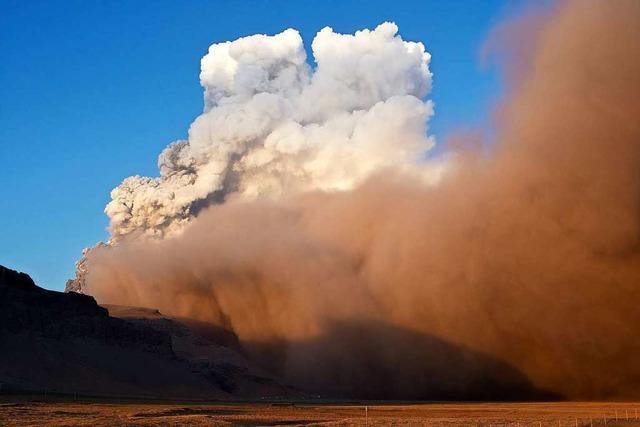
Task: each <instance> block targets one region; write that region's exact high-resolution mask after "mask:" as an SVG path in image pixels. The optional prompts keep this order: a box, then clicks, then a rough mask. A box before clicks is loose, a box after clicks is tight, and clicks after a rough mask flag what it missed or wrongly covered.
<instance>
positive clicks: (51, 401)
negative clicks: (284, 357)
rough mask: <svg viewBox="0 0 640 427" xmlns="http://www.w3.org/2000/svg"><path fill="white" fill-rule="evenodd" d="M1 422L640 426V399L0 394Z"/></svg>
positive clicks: (233, 424)
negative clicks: (154, 398)
mask: <svg viewBox="0 0 640 427" xmlns="http://www.w3.org/2000/svg"><path fill="white" fill-rule="evenodd" d="M0 425H2V426H42V425H47V426H156V425H159V426H277V425H287V426H496V427H497V426H538V427H540V426H566V427H568V426H572V427H573V426H604V425H606V426H610V427H613V426H640V403H631V402H615V403H609V402H607V403H604V402H561V403H558V402H554V403H542V402H541V403H402V404H398V403H379V402H362V403H360V402H358V403H353V402H352V403H344V404H336V403H281V402H278V403H266V402H260V403H256V402H254V403H251V402H237V403H202V402H200V403H177V402H171V403H167V402H143V401H137V402H136V401H114V400H94V399H79V400H71V399H68V398H56V397H53V398H51V397H49V398H47V399H44V398H43V397H41V396H39V397H34V396H2V397H0Z"/></svg>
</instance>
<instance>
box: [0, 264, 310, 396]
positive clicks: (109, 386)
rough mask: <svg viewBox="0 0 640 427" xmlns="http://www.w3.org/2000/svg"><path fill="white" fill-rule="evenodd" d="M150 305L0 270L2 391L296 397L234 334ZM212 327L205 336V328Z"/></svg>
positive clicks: (121, 394) (3, 269) (122, 394)
mask: <svg viewBox="0 0 640 427" xmlns="http://www.w3.org/2000/svg"><path fill="white" fill-rule="evenodd" d="M206 326H207V327H205V326H203V325H201V324H197V323H194V322H189V321H185V320H180V319H173V318H168V317H165V316H163V315H162V314H161V313H159V312H158V311H157V310H153V309H143V308H134V307H117V306H107V307H106V308H104V307H101V306H99V305H98V304H97V303H96V301H95V300H94V299H93V298H92V297H90V296H87V295H82V294H77V293H74V292H68V293H61V292H54V291H48V290H45V289H42V288H40V287H38V286H37V285H36V284H35V283H34V282H33V280H32V279H31V278H30V277H29V276H28V275H27V274H24V273H19V272H16V271H14V270H11V269H8V268H5V267H3V266H0V392H37V393H41V392H49V393H53V392H55V393H65V394H78V395H92V396H112V397H149V398H169V399H236V398H252V399H257V398H264V397H267V398H277V397H284V396H288V397H291V396H300V393H298V392H296V391H295V390H293V389H292V388H289V387H285V386H282V385H280V384H279V383H278V382H277V381H276V380H275V379H273V378H272V377H270V376H269V375H268V374H266V373H265V372H263V371H261V370H260V369H258V368H256V367H254V366H253V365H252V364H251V363H250V362H249V361H248V360H247V359H246V358H245V357H243V356H242V354H241V353H240V351H239V348H238V347H237V346H236V341H235V337H234V336H233V335H231V334H229V333H228V332H222V331H220V332H216V331H215V329H213V328H211V327H210V325H206ZM212 331H213V332H212Z"/></svg>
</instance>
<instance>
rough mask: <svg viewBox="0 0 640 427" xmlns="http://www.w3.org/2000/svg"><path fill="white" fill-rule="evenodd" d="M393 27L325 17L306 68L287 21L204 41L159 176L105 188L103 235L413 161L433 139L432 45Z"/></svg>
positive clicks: (349, 184) (157, 228) (156, 231)
mask: <svg viewBox="0 0 640 427" xmlns="http://www.w3.org/2000/svg"><path fill="white" fill-rule="evenodd" d="M397 31H398V28H397V27H396V25H395V24H392V23H384V24H381V25H380V26H378V27H377V28H376V29H375V30H373V31H370V30H363V31H358V32H357V33H355V34H354V35H343V34H337V33H335V32H333V30H332V29H331V28H324V29H323V30H322V31H320V32H319V33H318V34H317V35H316V37H315V39H314V40H313V43H312V50H313V55H314V58H315V61H316V66H315V68H313V69H312V68H311V67H310V66H309V65H308V64H307V58H306V54H305V50H304V46H303V43H302V39H301V38H300V35H299V33H298V32H297V31H295V30H292V29H289V30H286V31H284V32H282V33H280V34H277V35H275V36H266V35H254V36H250V37H244V38H241V39H238V40H235V41H233V42H225V43H218V44H214V45H212V46H211V47H210V48H209V52H208V53H207V55H205V56H204V57H203V58H202V62H201V64H202V67H201V69H202V71H201V73H200V82H201V84H202V86H203V87H204V101H205V109H204V112H203V114H202V115H200V116H199V117H198V118H197V119H196V120H195V121H194V122H193V123H192V125H191V127H190V129H189V138H188V139H187V140H184V141H176V142H174V143H172V144H170V145H169V146H168V147H167V148H166V149H165V150H164V151H163V152H162V153H161V154H160V156H159V159H158V166H159V169H160V177H158V178H149V177H140V176H133V177H129V178H127V179H125V180H124V181H123V182H122V184H121V185H120V186H119V187H117V188H116V189H114V190H113V191H112V193H111V197H112V201H111V202H110V203H109V204H108V206H107V207H106V209H105V212H106V213H107V215H108V216H109V218H110V231H111V234H112V239H113V240H118V239H120V238H122V237H123V236H126V235H129V234H132V233H133V234H138V235H140V234H144V235H147V236H159V237H161V236H164V235H166V234H172V233H176V232H179V231H180V230H181V229H182V228H183V226H184V225H185V224H186V223H188V222H190V220H191V219H192V218H193V217H194V216H195V215H196V214H197V213H198V212H199V211H200V210H201V209H202V208H203V207H205V206H208V205H211V204H214V203H219V202H222V201H224V200H225V199H226V198H228V197H229V196H230V195H231V194H235V195H237V197H242V198H255V197H258V196H278V195H282V194H295V193H299V192H303V191H308V190H347V189H351V188H353V187H354V186H355V185H357V184H359V183H361V182H362V181H363V180H364V179H366V178H367V177H368V176H370V175H371V174H372V173H373V172H375V171H379V170H382V169H385V168H390V167H393V168H401V169H408V168H411V167H413V166H415V165H416V164H417V163H418V162H419V161H420V159H421V157H422V156H423V154H424V153H425V152H426V151H427V150H428V149H429V148H430V147H431V146H432V145H433V141H432V139H431V138H429V137H428V136H427V129H426V125H427V120H428V118H429V117H430V116H431V115H432V113H433V106H432V103H431V102H429V101H424V100H423V98H424V97H425V96H426V94H427V93H428V91H429V89H430V86H431V73H430V72H429V68H428V65H429V59H430V55H429V54H428V53H427V52H425V48H424V46H423V45H422V43H414V42H405V41H403V40H402V38H400V36H398V35H397ZM424 169H425V168H424V166H422V167H421V170H420V171H419V172H418V171H417V172H418V173H420V174H426V175H428V176H426V178H427V179H428V178H429V176H431V178H434V177H435V173H436V171H433V173H427V172H425V170H424Z"/></svg>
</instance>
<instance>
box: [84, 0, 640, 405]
mask: <svg viewBox="0 0 640 427" xmlns="http://www.w3.org/2000/svg"><path fill="white" fill-rule="evenodd" d="M523 19H526V18H523ZM518 22H519V23H518V24H516V25H514V24H511V25H506V26H503V27H501V28H500V30H499V31H497V32H496V37H495V38H494V39H493V40H492V43H493V45H494V47H495V46H496V45H497V46H498V47H499V48H500V49H503V50H502V52H503V54H504V56H503V57H504V58H505V61H504V65H505V67H506V72H507V76H508V86H509V89H508V94H507V96H506V98H505V100H504V101H503V102H502V104H501V105H500V108H499V109H498V111H497V113H496V116H495V129H494V130H493V132H491V135H492V138H493V139H492V141H491V143H490V144H489V145H487V146H483V145H482V144H479V143H478V142H477V141H476V139H475V138H473V137H462V138H460V139H459V140H456V141H450V145H451V147H452V148H451V151H450V152H449V154H448V155H447V156H446V158H447V159H448V160H447V161H446V162H444V161H440V162H437V163H436V164H433V163H427V162H426V161H425V160H424V159H425V156H424V154H425V152H426V151H427V150H428V149H429V148H430V146H431V145H432V144H433V140H432V139H430V138H429V137H427V134H426V122H427V119H428V118H429V116H430V115H431V113H432V106H431V104H430V103H429V102H428V101H427V102H425V101H423V99H424V97H425V96H426V95H427V92H428V90H429V87H430V83H431V77H430V73H429V70H428V68H427V65H428V61H429V55H428V54H427V53H426V52H425V50H424V47H423V46H422V44H420V43H411V42H405V41H403V40H402V39H401V38H400V37H399V36H397V35H396V30H397V28H396V27H395V25H393V24H389V23H387V24H382V25H381V26H379V27H378V28H376V29H375V30H374V31H366V30H365V31H361V32H358V33H356V34H355V35H353V36H349V35H339V34H335V33H334V32H333V31H331V30H330V29H324V30H322V31H321V32H320V33H319V34H318V36H317V37H316V39H315V40H314V42H313V52H314V56H315V58H316V61H317V68H316V69H315V70H311V69H310V68H309V67H308V66H307V65H306V62H305V55H304V50H303V48H302V42H301V40H300V37H299V35H298V34H297V33H296V32H295V31H293V30H287V31H285V32H283V33H281V34H279V35H276V36H273V37H267V36H253V37H248V38H244V39H240V40H237V41H235V42H231V43H222V44H216V45H213V46H212V47H211V49H210V51H209V53H208V54H207V55H206V56H205V57H204V58H203V61H202V74H201V81H202V83H203V86H204V88H205V104H206V108H205V112H204V114H203V115H202V116H200V117H199V118H198V119H197V120H196V121H195V122H194V123H193V124H192V126H191V129H190V131H189V140H188V141H182V142H178V143H174V144H172V145H170V146H169V147H168V148H167V149H166V150H165V151H164V152H163V154H162V155H161V156H160V160H159V164H160V170H161V176H160V178H141V177H133V178H128V179H127V180H125V181H124V182H123V184H122V185H121V186H120V187H118V188H117V189H116V190H114V192H113V193H112V195H113V201H112V202H111V203H110V204H109V205H108V207H107V209H106V211H107V213H108V214H109V216H110V218H111V232H112V236H113V241H112V243H111V244H110V245H106V246H101V247H98V248H96V249H94V250H92V251H90V252H89V253H88V255H87V260H86V289H85V290H86V291H87V292H88V293H90V294H92V295H94V296H96V298H97V299H98V301H100V302H109V303H120V304H129V305H143V306H153V307H158V308H160V309H161V310H162V311H165V312H168V313H174V314H179V315H184V316H191V317H195V318H200V319H205V320H209V321H212V322H216V323H217V324H219V325H221V326H224V327H226V328H229V329H230V330H232V331H233V332H234V333H235V334H236V335H237V336H238V338H239V340H240V342H241V343H242V345H243V346H244V348H245V349H246V351H247V352H249V353H250V354H253V355H254V356H255V357H257V358H258V359H259V360H260V361H261V362H262V363H263V364H264V365H266V366H269V367H272V368H273V369H274V370H276V371H278V372H279V373H280V374H281V375H282V376H283V377H284V378H286V379H287V380H288V381H290V382H292V383H293V384H296V385H299V386H301V387H304V388H307V389H310V390H318V391H321V392H324V393H331V394H332V395H336V396H351V397H386V398H450V397H451V398H455V397H462V398H489V397H500V398H506V397H518V396H523V395H524V394H526V390H546V391H551V392H553V393H555V394H556V395H559V396H563V397H567V398H606V397H626V398H629V397H640V364H638V363H637V360H638V357H639V356H640V340H639V339H638V338H639V331H640V330H639V329H638V325H640V305H639V302H638V301H640V120H639V118H640V101H639V100H640V3H639V2H637V1H633V0H629V1H624V0H616V1H607V2H602V1H568V2H561V3H558V4H557V5H554V6H553V7H552V8H551V10H549V11H548V15H546V17H545V19H542V20H536V24H535V25H521V24H520V23H521V22H522V21H518ZM527 22H528V21H527ZM523 28H526V29H527V32H526V34H522V33H521V31H522V29H523ZM512 40H519V41H526V43H518V45H517V46H514V45H513V44H512V43H509V42H510V41H512ZM523 46H526V51H525V50H524V49H523ZM147 235H154V236H156V237H158V238H155V239H149V238H146V237H144V236H147ZM503 386H504V387H503ZM500 387H502V388H500ZM509 393H513V394H509ZM518 393H520V394H518Z"/></svg>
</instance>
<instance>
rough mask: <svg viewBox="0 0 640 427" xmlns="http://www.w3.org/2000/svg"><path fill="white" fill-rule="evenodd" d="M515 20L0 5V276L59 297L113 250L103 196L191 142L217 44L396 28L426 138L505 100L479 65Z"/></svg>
mask: <svg viewBox="0 0 640 427" xmlns="http://www.w3.org/2000/svg"><path fill="white" fill-rule="evenodd" d="M513 9H514V6H513V2H510V3H509V4H508V5H507V2H506V1H502V0H477V1H472V0H468V1H462V0H460V1H436V0H433V1H367V2H362V1H345V0H340V1H313V0H311V1H309V0H307V1H274V0H263V1H177V0H174V1H165V0H156V1H141V0H140V1H97V0H94V1H90V0H85V1H74V0H67V1H28V2H26V1H22V0H17V1H7V0H0V55H1V58H2V59H1V61H0V87H1V88H2V101H1V104H0V160H1V166H0V184H1V185H0V191H1V193H0V197H1V199H0V200H1V202H0V264H2V265H6V266H8V267H10V268H14V269H19V270H22V271H25V272H27V273H29V274H31V275H32V277H34V279H35V280H36V281H37V282H38V283H39V284H40V285H42V286H45V287H47V288H50V289H62V288H63V287H64V282H65V280H66V279H67V278H69V277H71V276H72V275H73V271H74V262H75V261H76V260H77V259H78V257H79V256H80V253H81V250H82V248H83V247H86V246H90V245H93V244H95V243H96V242H98V241H99V240H102V239H105V238H106V237H107V232H106V227H107V218H106V216H105V215H104V213H103V209H104V206H105V204H106V203H107V201H108V200H109V192H110V191H111V189H112V188H113V187H115V186H116V185H118V184H119V183H120V181H121V180H122V179H123V178H125V177H127V176H129V175H133V174H143V175H156V174H157V171H156V169H157V168H156V158H157V155H158V154H159V152H160V151H161V149H162V148H164V147H165V146H166V145H167V144H168V143H169V142H171V141H173V140H175V139H178V138H183V137H185V136H186V133H187V129H188V126H189V124H190V123H191V121H192V120H193V119H194V118H195V117H196V116H197V115H198V114H199V113H200V112H201V110H202V91H201V88H200V86H199V83H198V73H199V65H200V58H201V57H202V55H203V54H204V53H206V51H207V48H208V46H209V45H210V44H211V43H213V42H220V41H225V40H232V39H235V38H237V37H241V36H245V35H250V34H254V33H267V34H273V33H276V32H280V31H281V30H283V29H285V28H288V27H293V28H296V29H298V30H300V32H301V33H302V36H303V38H304V40H305V43H306V44H307V48H309V45H310V43H311V40H312V38H313V36H314V35H315V33H316V32H317V31H318V30H319V29H321V28H322V27H324V26H327V25H328V26H331V27H333V28H334V30H336V31H338V32H344V33H346V32H353V31H355V30H358V29H361V28H373V27H375V26H376V25H377V24H379V23H380V22H383V21H388V20H389V21H395V22H396V23H397V24H398V25H399V27H400V33H401V35H402V37H403V38H404V39H406V40H417V41H422V42H423V43H425V45H426V47H427V50H428V51H429V52H431V54H432V55H433V57H432V63H431V70H432V72H433V73H434V88H433V92H432V94H431V96H430V98H431V99H433V100H434V102H435V103H436V115H435V117H434V118H433V120H432V122H431V130H432V134H435V135H436V137H437V138H439V139H443V138H444V137H445V136H446V135H447V134H448V133H450V132H451V131H452V130H455V129H456V128H457V127H459V126H461V125H465V126H466V125H469V124H473V123H479V122H481V121H482V120H483V119H484V118H485V117H486V116H487V114H488V111H487V107H488V106H490V105H491V104H492V102H494V101H495V99H496V98H497V96H498V95H499V91H500V87H499V83H498V78H497V76H496V73H495V70H491V69H489V70H487V69H486V68H484V67H482V66H481V61H480V60H479V53H478V52H479V49H480V47H481V46H482V43H483V41H484V40H485V38H486V36H487V33H488V32H489V30H490V29H491V28H492V26H493V25H495V24H496V23H497V22H499V20H500V19H501V18H503V17H504V16H505V15H506V14H508V13H510V12H511V11H512V10H513Z"/></svg>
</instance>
